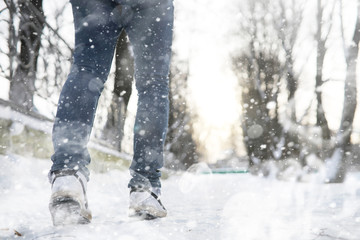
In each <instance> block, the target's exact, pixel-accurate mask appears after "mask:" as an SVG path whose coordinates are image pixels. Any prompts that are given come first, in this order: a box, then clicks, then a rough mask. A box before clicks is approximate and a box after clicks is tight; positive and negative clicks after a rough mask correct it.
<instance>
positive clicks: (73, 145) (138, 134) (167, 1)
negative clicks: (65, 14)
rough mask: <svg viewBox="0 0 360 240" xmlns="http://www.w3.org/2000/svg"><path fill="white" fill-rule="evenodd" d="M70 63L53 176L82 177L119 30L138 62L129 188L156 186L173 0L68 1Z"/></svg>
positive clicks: (165, 115)
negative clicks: (77, 174) (64, 173)
mask: <svg viewBox="0 0 360 240" xmlns="http://www.w3.org/2000/svg"><path fill="white" fill-rule="evenodd" d="M71 3H72V7H73V16H74V25H75V50H74V62H73V65H72V68H71V72H70V74H69V76H68V79H67V81H66V82H65V84H64V86H63V89H62V91H61V94H60V99H59V103H58V110H57V114H56V119H55V122H54V128H53V144H54V150H55V153H54V155H53V156H52V158H51V159H52V161H53V165H52V168H51V170H50V172H53V171H57V170H63V169H75V170H79V171H81V172H82V173H83V174H84V175H85V176H86V177H87V178H88V177H89V171H88V169H87V165H88V164H89V163H90V155H89V153H88V150H87V143H88V141H89V137H90V134H91V129H92V126H93V122H94V117H95V111H96V108H97V103H98V99H99V97H100V94H101V92H102V90H103V88H104V83H105V81H106V80H107V77H108V74H109V71H110V66H111V62H112V59H113V55H114V50H115V45H116V42H117V39H118V37H119V35H120V33H121V31H122V30H123V29H124V30H125V31H126V33H127V35H128V37H129V39H130V42H131V45H132V50H133V53H134V60H135V81H136V88H137V90H138V97H139V98H138V109H137V114H136V120H135V126H134V157H133V161H132V163H131V166H130V173H131V175H132V179H131V180H130V183H129V187H145V188H148V187H160V181H159V178H160V176H161V174H160V168H161V167H162V166H163V147H164V142H165V135H166V131H167V123H168V111H169V106H168V105H169V100H168V93H169V79H168V75H169V63H170V57H171V43H172V28H173V11H174V9H173V3H172V1H171V0H146V1H145V0H131V1H130V0H71Z"/></svg>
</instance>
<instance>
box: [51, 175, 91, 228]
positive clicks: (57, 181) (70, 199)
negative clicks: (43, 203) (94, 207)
mask: <svg viewBox="0 0 360 240" xmlns="http://www.w3.org/2000/svg"><path fill="white" fill-rule="evenodd" d="M86 184H87V181H86V178H85V176H84V175H82V174H81V173H80V172H76V171H73V170H64V171H57V172H53V173H52V174H51V185H52V186H51V190H52V194H51V198H50V203H49V209H50V213H51V216H52V221H53V224H54V226H58V225H69V224H87V223H90V221H91V218H92V216H91V212H90V210H89V209H88V202H87V198H86Z"/></svg>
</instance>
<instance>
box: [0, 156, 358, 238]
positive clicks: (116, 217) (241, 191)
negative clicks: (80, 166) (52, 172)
mask: <svg viewBox="0 0 360 240" xmlns="http://www.w3.org/2000/svg"><path fill="white" fill-rule="evenodd" d="M49 167H50V161H46V160H39V159H25V158H23V157H19V156H0V239H122V240H136V239H146V240H151V239H156V240H161V239H171V240H178V239H184V240H185V239H186V240H189V239H194V240H195V239H196V240H198V239H211V240H212V239H214V240H215V239H241V240H269V239H270V240H275V239H276V240H282V239H284V240H287V239H289V240H313V239H314V240H315V239H316V240H325V239H347V240H355V239H357V240H358V239H360V173H352V174H349V176H348V178H347V180H346V181H345V183H344V184H331V185H330V184H328V185H325V184H319V183H296V182H282V181H277V180H272V179H263V178H259V177H254V176H251V175H250V174H225V175H217V174H213V175H211V174H200V173H199V172H194V173H190V172H186V173H183V174H181V175H178V176H172V177H170V178H169V179H167V180H164V181H163V198H162V201H163V203H164V204H165V206H166V207H167V208H168V210H169V215H168V217H166V218H164V219H157V220H152V221H133V220H131V219H129V218H128V217H127V207H128V195H129V192H128V189H127V183H128V180H129V176H128V173H127V172H120V171H117V170H116V171H115V170H114V171H111V172H108V173H105V174H98V173H92V175H91V180H90V182H89V188H88V197H89V202H90V208H91V210H92V213H93V221H92V223H91V224H89V225H81V226H66V227H53V226H52V224H51V219H50V214H49V211H48V208H47V205H48V199H49V196H50V185H49V183H48V181H47V172H48V169H49ZM19 235H21V236H19Z"/></svg>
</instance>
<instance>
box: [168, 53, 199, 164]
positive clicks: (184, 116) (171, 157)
mask: <svg viewBox="0 0 360 240" xmlns="http://www.w3.org/2000/svg"><path fill="white" fill-rule="evenodd" d="M188 76H189V65H188V62H187V61H179V60H178V59H177V58H176V53H173V58H172V64H171V72H170V94H169V101H170V104H169V105H170V108H169V109H170V111H169V128H168V132H167V136H166V142H165V156H166V167H167V168H169V169H177V170H178V169H182V170H185V169H187V168H188V167H190V166H191V165H192V164H194V163H196V162H197V161H198V156H199V154H198V150H197V146H196V143H195V141H194V138H193V128H192V123H193V117H194V116H192V115H191V114H190V112H189V109H188V105H187V97H188V94H187V80H188Z"/></svg>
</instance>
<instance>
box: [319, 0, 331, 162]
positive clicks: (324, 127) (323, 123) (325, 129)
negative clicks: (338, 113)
mask: <svg viewBox="0 0 360 240" xmlns="http://www.w3.org/2000/svg"><path fill="white" fill-rule="evenodd" d="M317 4H318V6H317V7H318V15H317V33H316V41H317V50H316V84H315V93H316V100H317V108H316V126H319V127H321V133H322V136H321V137H322V140H323V141H324V140H329V139H330V138H331V132H330V129H329V125H328V122H327V119H326V116H325V112H324V108H323V104H322V90H321V88H322V84H323V78H322V69H323V65H324V58H325V54H326V48H325V43H326V40H327V39H326V38H323V36H322V35H323V29H322V25H323V22H322V21H323V11H324V8H323V7H322V6H321V0H318V1H317ZM323 154H324V153H323V151H322V152H320V153H319V155H320V156H321V155H323Z"/></svg>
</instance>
